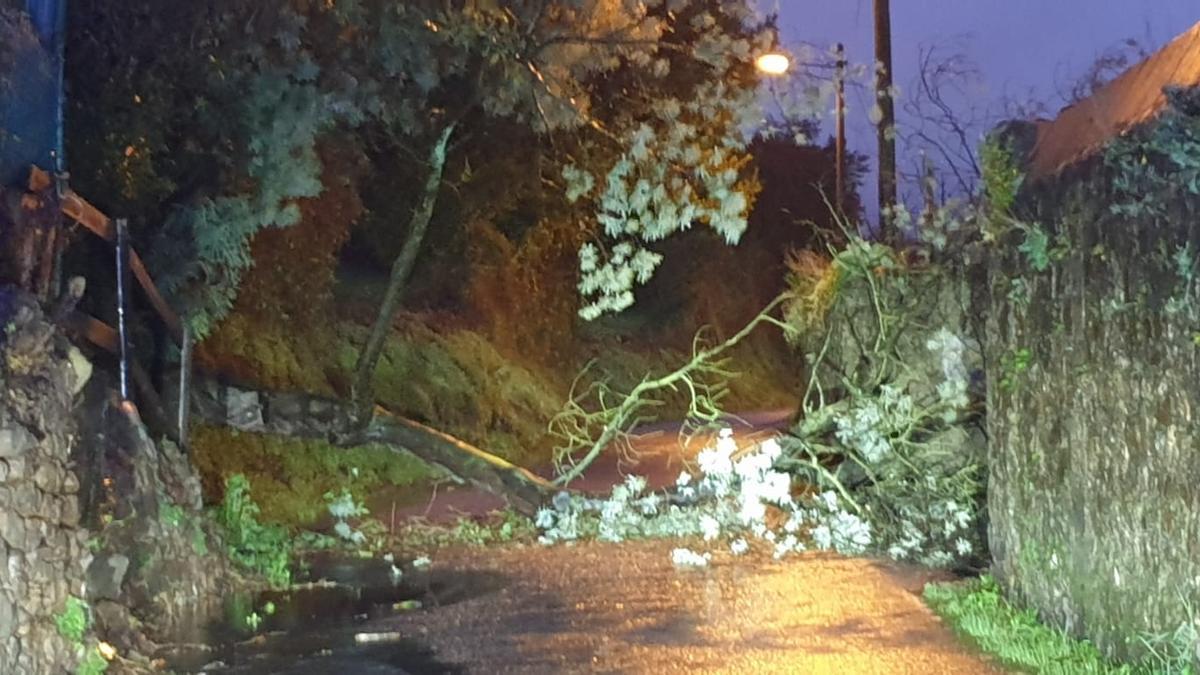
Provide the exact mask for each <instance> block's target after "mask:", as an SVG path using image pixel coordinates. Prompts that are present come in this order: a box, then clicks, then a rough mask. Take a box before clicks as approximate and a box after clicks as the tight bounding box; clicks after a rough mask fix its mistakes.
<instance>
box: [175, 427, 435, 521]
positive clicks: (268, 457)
mask: <svg viewBox="0 0 1200 675" xmlns="http://www.w3.org/2000/svg"><path fill="white" fill-rule="evenodd" d="M192 448H193V450H192V452H193V455H192V456H193V459H194V461H195V463H196V466H197V468H198V469H199V470H200V472H201V474H202V476H203V481H204V492H205V497H206V499H207V500H208V501H210V502H214V501H217V500H219V499H220V497H221V492H222V489H223V488H222V486H223V485H224V480H225V478H226V477H228V476H231V475H234V474H238V473H240V474H244V475H245V476H246V477H247V478H248V479H249V480H250V485H251V496H252V497H253V499H254V501H255V502H256V503H257V504H258V505H259V507H260V508H261V509H262V517H263V520H265V521H271V522H277V523H283V524H286V525H290V526H306V525H311V524H313V523H314V522H315V521H316V520H317V519H318V518H320V517H321V516H322V515H324V513H325V512H326V504H325V499H324V494H325V493H326V492H329V491H333V490H338V489H340V488H342V487H345V488H348V489H349V490H350V492H351V493H352V494H353V495H355V497H356V498H358V499H362V498H363V497H364V496H365V495H367V494H370V492H371V491H372V490H375V489H377V488H380V487H384V486H388V485H395V486H404V485H412V484H414V483H417V482H419V481H422V480H425V479H427V478H429V476H430V473H429V469H428V468H426V466H425V465H424V464H423V463H421V462H420V461H419V460H417V459H416V458H414V457H410V456H407V455H402V454H398V453H395V452H392V451H390V450H388V449H386V448H380V447H363V448H351V449H341V448H336V447H333V446H331V445H329V444H328V443H324V442H322V441H306V440H296V439H285V438H278V437H275V436H268V435H264V434H253V433H245V432H238V431H234V430H231V429H223V428H214V427H198V428H196V429H195V430H194V431H193V432H192Z"/></svg>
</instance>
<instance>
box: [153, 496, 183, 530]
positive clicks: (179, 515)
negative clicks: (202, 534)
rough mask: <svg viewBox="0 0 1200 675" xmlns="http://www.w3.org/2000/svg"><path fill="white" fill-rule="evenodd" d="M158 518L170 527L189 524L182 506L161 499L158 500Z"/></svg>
mask: <svg viewBox="0 0 1200 675" xmlns="http://www.w3.org/2000/svg"><path fill="white" fill-rule="evenodd" d="M158 518H159V520H161V521H162V522H163V524H164V525H167V526H168V527H180V526H181V525H183V524H184V523H185V522H187V514H186V513H185V512H184V510H183V507H182V506H179V505H178V504H175V503H174V502H171V501H169V500H167V499H161V498H160V499H159V500H158Z"/></svg>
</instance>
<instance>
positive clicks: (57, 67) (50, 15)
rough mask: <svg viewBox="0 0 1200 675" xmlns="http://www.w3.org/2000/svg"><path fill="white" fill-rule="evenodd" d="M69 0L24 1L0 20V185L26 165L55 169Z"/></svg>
mask: <svg viewBox="0 0 1200 675" xmlns="http://www.w3.org/2000/svg"><path fill="white" fill-rule="evenodd" d="M66 3H67V0H26V3H25V8H26V14H27V15H26V16H18V17H15V21H13V22H0V31H4V32H8V33H13V34H11V35H0V41H2V42H4V43H5V44H3V45H0V50H5V51H6V53H5V54H4V59H3V61H2V63H3V64H7V68H6V72H0V185H11V184H13V183H16V182H18V181H21V180H22V179H24V177H25V175H26V172H27V170H28V168H29V165H31V164H36V165H38V166H40V167H42V168H43V169H46V170H48V171H54V170H56V169H57V168H58V167H56V165H55V161H54V157H55V152H56V150H57V149H59V147H60V145H61V142H62V141H61V128H62V125H61V110H62V109H61V104H62V98H63V86H62V77H61V72H62V71H61V55H62V45H63V40H64V38H65V35H64V33H65V27H66V10H67V5H66Z"/></svg>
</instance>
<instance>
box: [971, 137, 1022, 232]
mask: <svg viewBox="0 0 1200 675" xmlns="http://www.w3.org/2000/svg"><path fill="white" fill-rule="evenodd" d="M979 163H980V170H981V171H982V174H983V183H982V185H983V197H984V199H985V200H986V203H987V208H988V210H989V212H990V214H991V215H992V216H993V217H1002V216H1008V215H1011V213H1012V208H1013V205H1014V204H1015V203H1016V201H1017V193H1018V192H1019V191H1020V189H1021V183H1022V182H1024V176H1023V175H1022V174H1021V170H1020V168H1019V167H1018V166H1017V163H1016V161H1015V160H1014V159H1013V156H1012V152H1010V151H1009V149H1008V148H1007V147H1005V146H1004V145H1003V144H1002V143H1001V142H1000V141H999V140H998V139H996V138H989V139H987V140H986V141H984V143H983V145H982V146H980V148H979Z"/></svg>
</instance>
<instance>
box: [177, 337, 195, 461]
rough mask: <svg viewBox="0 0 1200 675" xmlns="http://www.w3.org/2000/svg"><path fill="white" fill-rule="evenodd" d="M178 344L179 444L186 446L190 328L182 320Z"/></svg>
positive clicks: (189, 380) (189, 394) (190, 363)
mask: <svg viewBox="0 0 1200 675" xmlns="http://www.w3.org/2000/svg"><path fill="white" fill-rule="evenodd" d="M181 342H182V344H181V345H180V346H179V445H180V447H182V448H183V449H184V450H187V447H188V414H189V413H190V412H191V406H190V405H189V401H190V400H191V389H192V330H191V328H189V327H188V324H187V322H186V321H184V322H183V339H182V340H181Z"/></svg>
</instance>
